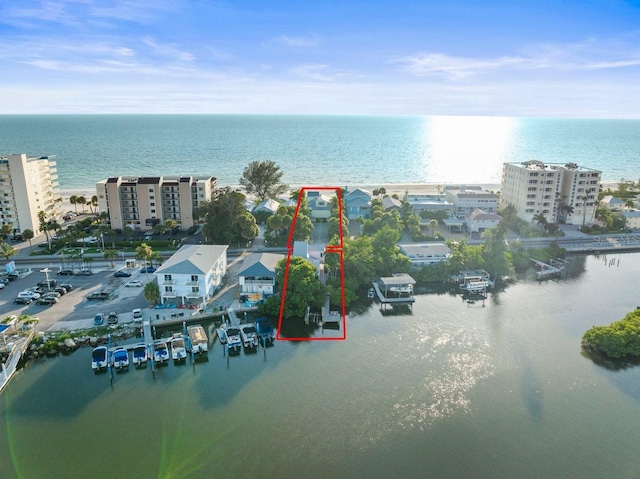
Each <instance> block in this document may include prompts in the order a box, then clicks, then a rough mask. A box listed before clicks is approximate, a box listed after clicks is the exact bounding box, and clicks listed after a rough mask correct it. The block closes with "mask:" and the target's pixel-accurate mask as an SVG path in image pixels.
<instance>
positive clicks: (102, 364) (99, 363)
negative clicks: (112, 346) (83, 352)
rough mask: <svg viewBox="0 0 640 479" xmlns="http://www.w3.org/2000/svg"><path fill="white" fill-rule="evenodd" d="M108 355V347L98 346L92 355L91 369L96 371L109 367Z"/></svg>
mask: <svg viewBox="0 0 640 479" xmlns="http://www.w3.org/2000/svg"><path fill="white" fill-rule="evenodd" d="M107 361H108V354H107V347H106V346H98V347H97V348H94V350H93V353H91V368H92V369H93V370H94V371H98V370H100V369H103V368H106V367H107Z"/></svg>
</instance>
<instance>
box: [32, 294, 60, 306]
mask: <svg viewBox="0 0 640 479" xmlns="http://www.w3.org/2000/svg"><path fill="white" fill-rule="evenodd" d="M57 302H58V298H56V297H54V296H43V297H42V298H39V299H38V300H37V301H36V303H37V304H40V305H49V306H51V305H53V304H56V303H57Z"/></svg>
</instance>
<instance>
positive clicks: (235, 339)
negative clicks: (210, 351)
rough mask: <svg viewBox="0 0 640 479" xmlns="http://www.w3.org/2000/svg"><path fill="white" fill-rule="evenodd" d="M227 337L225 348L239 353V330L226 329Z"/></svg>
mask: <svg viewBox="0 0 640 479" xmlns="http://www.w3.org/2000/svg"><path fill="white" fill-rule="evenodd" d="M225 333H226V335H227V347H228V348H229V351H233V352H236V353H239V352H240V350H241V349H242V339H240V329H239V328H227V329H226V330H225Z"/></svg>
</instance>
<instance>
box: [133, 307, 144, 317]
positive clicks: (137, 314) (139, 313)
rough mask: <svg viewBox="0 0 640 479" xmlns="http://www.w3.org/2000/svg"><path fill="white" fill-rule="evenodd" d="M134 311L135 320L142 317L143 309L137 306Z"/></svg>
mask: <svg viewBox="0 0 640 479" xmlns="http://www.w3.org/2000/svg"><path fill="white" fill-rule="evenodd" d="M132 313H133V319H134V320H137V319H142V309H140V308H136V309H134V310H133V311H132Z"/></svg>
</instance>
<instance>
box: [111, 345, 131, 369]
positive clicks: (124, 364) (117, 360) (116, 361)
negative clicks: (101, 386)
mask: <svg viewBox="0 0 640 479" xmlns="http://www.w3.org/2000/svg"><path fill="white" fill-rule="evenodd" d="M113 367H114V368H116V369H125V368H128V367H129V352H128V351H127V350H126V349H125V348H123V347H122V346H120V347H118V348H116V349H115V350H114V351H113Z"/></svg>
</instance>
